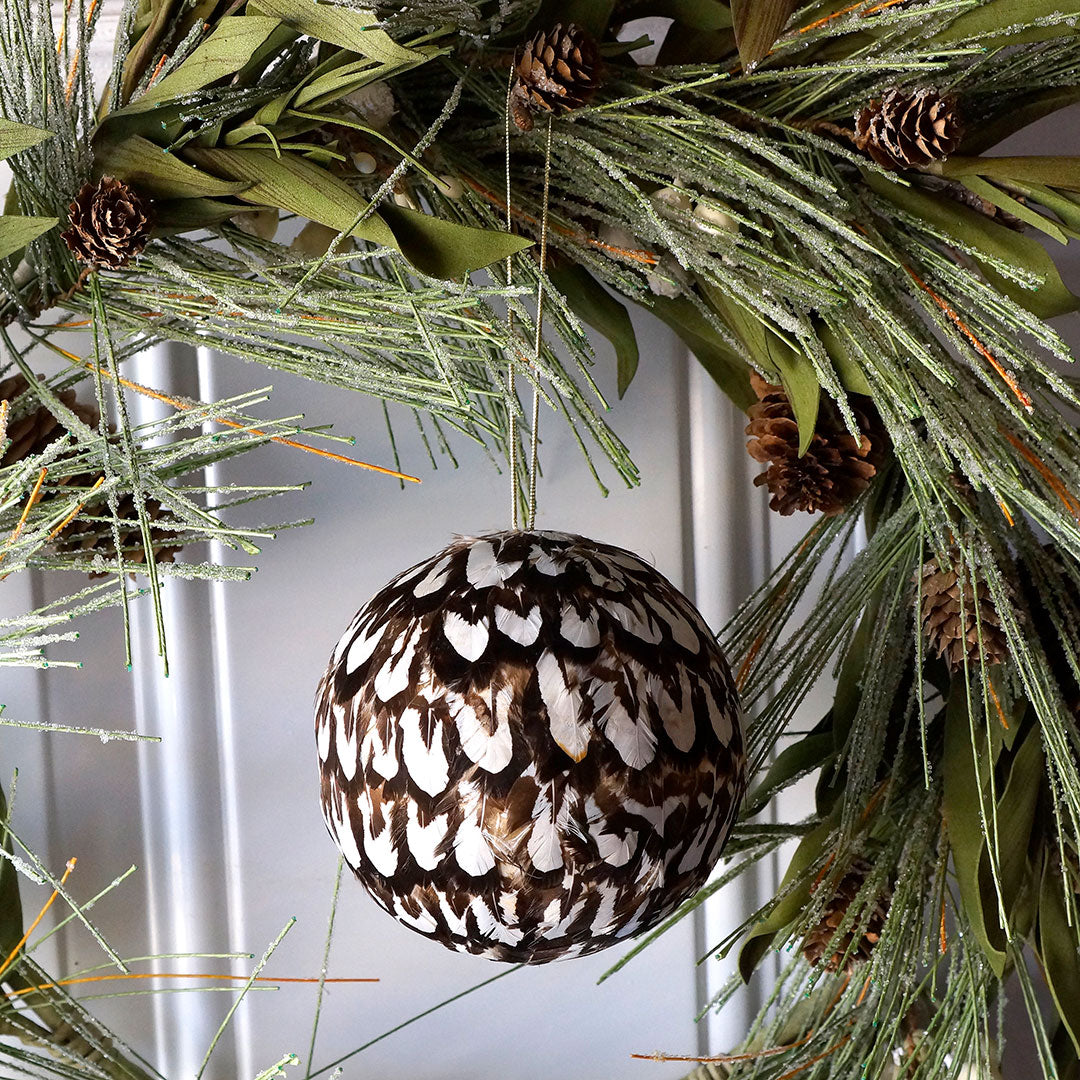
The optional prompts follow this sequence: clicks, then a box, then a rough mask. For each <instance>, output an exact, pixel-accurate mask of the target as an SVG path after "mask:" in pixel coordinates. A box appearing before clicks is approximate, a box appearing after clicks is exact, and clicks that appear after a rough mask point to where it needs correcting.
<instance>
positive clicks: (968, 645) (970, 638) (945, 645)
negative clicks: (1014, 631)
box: [921, 550, 1009, 671]
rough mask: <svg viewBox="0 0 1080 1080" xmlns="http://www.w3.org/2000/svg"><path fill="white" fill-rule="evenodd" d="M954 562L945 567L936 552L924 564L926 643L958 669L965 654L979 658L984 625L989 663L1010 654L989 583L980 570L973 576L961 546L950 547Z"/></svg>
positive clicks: (974, 662)
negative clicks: (962, 556)
mask: <svg viewBox="0 0 1080 1080" xmlns="http://www.w3.org/2000/svg"><path fill="white" fill-rule="evenodd" d="M950 562H951V563H952V566H951V567H944V568H943V567H942V566H941V564H940V563H939V562H938V560H937V557H936V556H934V557H933V558H931V559H929V560H928V561H927V562H926V564H925V565H924V566H923V568H922V574H921V588H922V624H923V634H924V635H925V637H926V640H927V643H928V644H929V645H930V647H931V648H933V649H934V651H935V652H936V653H937V654H938V656H940V657H943V658H944V660H945V661H946V663H947V664H948V665H949V667H950V669H951V670H952V671H959V670H960V669H961V668H962V667H963V666H964V657H965V656H966V657H967V662H968V664H969V665H971V666H976V665H978V664H979V663H980V644H979V634H980V631H981V632H982V646H981V659H982V661H984V662H985V663H986V664H987V665H990V666H992V665H994V664H1000V663H1001V662H1002V661H1003V660H1005V658H1006V657H1007V656H1008V655H1009V648H1008V644H1007V640H1006V637H1005V631H1004V630H1003V629H1002V628H1001V619H1000V618H998V613H997V611H996V610H995V609H994V605H993V603H992V602H991V600H990V589H989V586H988V585H987V584H986V582H985V581H984V580H982V578H981V577H980V576H978V575H977V574H976V575H975V576H974V577H975V579H974V581H973V580H972V576H973V575H972V570H971V568H970V567H968V566H966V565H964V564H963V563H962V562H961V558H960V553H959V551H955V550H954V551H953V552H952V553H951V555H950ZM961 600H962V601H963V609H964V615H963V624H961V619H960V608H961ZM976 603H977V604H978V609H979V610H978V615H977V620H976V611H975V605H976Z"/></svg>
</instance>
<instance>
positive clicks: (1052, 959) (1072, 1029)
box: [1036, 859, 1080, 1054]
mask: <svg viewBox="0 0 1080 1080" xmlns="http://www.w3.org/2000/svg"><path fill="white" fill-rule="evenodd" d="M1046 863H1047V865H1046V867H1045V869H1044V870H1043V878H1042V888H1041V889H1040V891H1039V930H1038V935H1037V937H1036V946H1037V948H1038V951H1039V957H1040V958H1041V960H1042V963H1043V971H1044V973H1045V974H1046V985H1047V986H1048V987H1049V988H1050V993H1051V995H1052V996H1053V999H1054V1005H1055V1006H1056V1008H1057V1012H1058V1016H1060V1017H1061V1022H1062V1024H1064V1026H1065V1028H1066V1030H1067V1031H1068V1033H1069V1038H1070V1039H1072V1044H1073V1047H1074V1048H1075V1050H1076V1053H1077V1054H1080V952H1078V951H1077V942H1076V927H1075V926H1070V925H1069V918H1068V914H1067V913H1066V911H1065V896H1064V894H1063V892H1062V890H1063V889H1064V888H1065V884H1064V883H1063V882H1062V880H1061V877H1060V875H1059V874H1056V873H1053V872H1052V871H1051V868H1050V865H1049V859H1048V860H1046Z"/></svg>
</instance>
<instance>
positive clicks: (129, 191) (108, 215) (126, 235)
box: [62, 176, 154, 270]
mask: <svg viewBox="0 0 1080 1080" xmlns="http://www.w3.org/2000/svg"><path fill="white" fill-rule="evenodd" d="M68 222H69V225H70V227H69V228H68V230H67V231H66V232H65V233H63V235H62V239H63V241H64V243H65V244H67V246H68V247H69V248H70V249H71V253H72V254H73V255H74V256H75V258H76V259H78V260H79V262H82V263H85V264H86V265H87V266H107V267H109V268H110V269H114V270H115V269H118V268H119V267H122V266H127V264H128V263H129V262H131V260H132V259H134V258H135V257H136V256H137V255H139V254H140V253H141V252H142V250H143V248H144V247H146V242H147V240H149V239H150V230H151V228H153V224H154V223H153V212H152V209H151V206H150V203H149V201H148V200H147V199H145V198H143V196H141V195H140V194H139V193H138V192H137V191H135V190H134V189H133V188H130V187H128V185H127V184H125V183H124V182H123V180H116V179H114V178H113V177H111V176H103V177H102V178H101V179H100V180H99V181H98V182H97V183H96V184H84V185H83V186H82V189H81V190H80V191H79V194H78V195H76V196H75V201H74V202H73V203H72V204H71V206H70V207H69V212H68Z"/></svg>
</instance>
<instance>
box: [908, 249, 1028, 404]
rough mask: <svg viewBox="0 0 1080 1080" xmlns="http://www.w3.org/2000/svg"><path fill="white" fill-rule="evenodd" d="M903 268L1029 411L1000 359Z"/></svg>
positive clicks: (924, 284)
mask: <svg viewBox="0 0 1080 1080" xmlns="http://www.w3.org/2000/svg"><path fill="white" fill-rule="evenodd" d="M904 269H905V270H906V271H907V272H908V274H910V275H911V279H912V281H914V282H915V284H916V285H918V286H919V288H920V289H922V290H923V292H925V293H926V295H927V296H929V297H930V299H931V300H933V301H934V303H935V304H937V306H938V307H939V308H941V310H942V311H943V312H944V313H945V314H946V315H947V316H948V318H949V321H950V322H951V323H952V324H953V326H955V327H956V329H957V330H959V331H960V333H962V334H963V335H964V337H966V338H967V339H968V341H970V342H971V347H972V348H973V349H974V350H975V351H976V352H977V353H978V354H979V355H980V356H981V357H982V358H983V359H984V360H985V361H986V362H987V363H988V364H989V365H990V366H991V367H992V368H993V369H994V370H995V371H996V372H997V373H998V375H999V376H1001V378H1002V380H1003V381H1004V383H1005V385H1006V386H1008V388H1009V389H1010V390H1011V391H1012V392H1013V394H1014V395H1015V397H1016V400H1017V401H1019V402H1020V404H1021V405H1023V406H1024V408H1025V409H1027V410H1028V412H1030V411H1031V410H1032V409H1033V408H1034V407H1035V404H1034V402H1033V401H1032V400H1031V397H1030V396H1029V395H1028V394H1026V393H1025V392H1024V391H1023V390H1022V389H1021V388H1020V385H1019V383H1017V381H1016V380H1015V379H1014V378H1013V377H1012V375H1010V374H1009V372H1008V371H1006V370H1005V368H1004V367H1002V365H1001V363H1000V361H999V360H998V359H997V357H996V356H994V354H993V353H992V352H991V351H990V350H989V349H988V348H987V347H986V346H985V345H984V344H983V343H982V342H981V341H980V340H979V339H978V338H977V337H976V336H975V334H974V333H973V332H972V330H971V328H970V327H969V326H968V325H967V323H965V322H964V320H963V319H961V318H960V315H959V313H958V312H957V311H956V309H955V308H954V307H953V306H952V305H951V304H950V303H949V302H948V301H947V300H944V299H942V298H941V297H940V296H938V294H937V293H936V292H934V290H933V289H931V288H930V286H929V285H927V284H926V282H925V281H923V279H922V278H921V277H919V275H918V274H916V273H915V271H914V270H912V269H911V267H910V266H907V265H906V264H905V266H904Z"/></svg>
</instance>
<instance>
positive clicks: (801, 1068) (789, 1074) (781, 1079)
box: [776, 1035, 851, 1080]
mask: <svg viewBox="0 0 1080 1080" xmlns="http://www.w3.org/2000/svg"><path fill="white" fill-rule="evenodd" d="M850 1041H851V1036H850V1035H845V1036H844V1037H843V1038H842V1039H841V1040H840V1041H839V1042H838V1043H833V1045H832V1046H830V1047H829V1049H828V1050H822V1052H821V1053H820V1054H816V1055H815V1056H814V1057H812V1058H811V1059H810V1060H809V1061H808V1062H806V1064H804V1065H800V1066H799V1067H798V1068H797V1069H792V1070H791V1072H786V1073H784V1074H783V1076H778V1077H777V1078H776V1080H791V1077H793V1076H798V1075H799V1073H801V1072H805V1071H806V1070H807V1069H809V1068H810V1066H811V1065H816V1064H817V1063H818V1062H819V1061H821V1060H822V1059H823V1058H827V1057H828V1056H829V1055H830V1054H835V1053H836V1051H837V1050H839V1049H840V1047H841V1046H843V1045H844V1043H846V1042H850Z"/></svg>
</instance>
